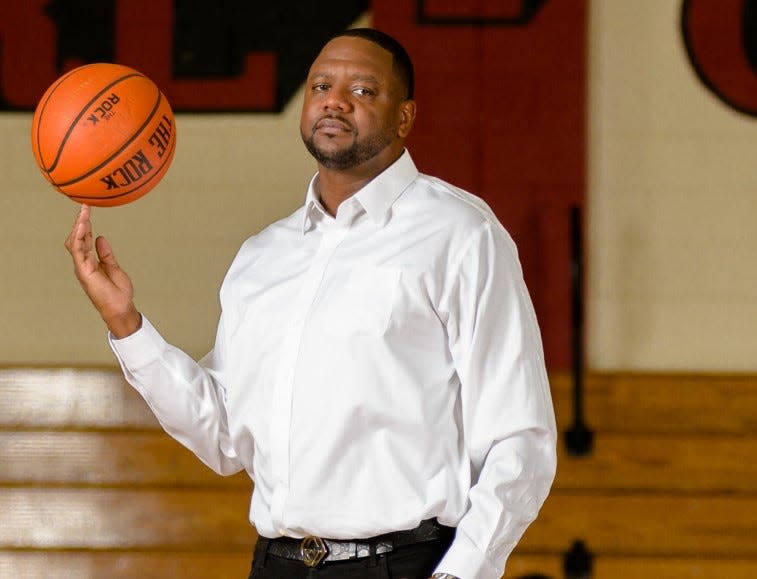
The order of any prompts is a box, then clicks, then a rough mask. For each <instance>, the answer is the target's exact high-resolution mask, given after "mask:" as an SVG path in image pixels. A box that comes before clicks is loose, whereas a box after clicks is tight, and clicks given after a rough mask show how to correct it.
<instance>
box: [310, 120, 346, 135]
mask: <svg viewBox="0 0 757 579" xmlns="http://www.w3.org/2000/svg"><path fill="white" fill-rule="evenodd" d="M313 130H314V132H315V131H322V132H324V133H327V134H336V133H350V132H352V125H350V124H349V123H348V122H347V121H345V120H342V119H339V118H336V117H323V118H322V119H320V120H319V121H318V122H317V123H316V124H315V126H314V127H313Z"/></svg>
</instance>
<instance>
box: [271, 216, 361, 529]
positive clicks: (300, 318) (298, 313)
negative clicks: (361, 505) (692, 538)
mask: <svg viewBox="0 0 757 579" xmlns="http://www.w3.org/2000/svg"><path fill="white" fill-rule="evenodd" d="M347 232H348V228H347V227H342V226H339V225H338V224H337V223H336V222H332V223H331V224H330V227H324V229H323V233H322V237H321V241H320V243H319V246H318V250H317V252H316V254H315V256H314V257H313V262H312V264H311V266H310V267H309V268H308V270H307V272H306V274H305V276H304V278H303V280H302V287H301V289H300V291H299V293H298V295H297V298H296V300H295V301H294V302H293V303H292V304H291V305H290V308H291V311H292V315H291V317H290V324H289V327H288V329H287V332H286V338H285V341H284V346H283V348H282V356H281V360H280V366H279V378H278V380H277V383H276V387H275V390H274V397H273V413H272V416H271V464H272V469H273V474H274V480H275V487H274V491H273V497H272V501H271V517H272V519H273V521H274V522H276V524H277V525H279V526H285V523H284V520H283V518H284V507H285V502H286V498H287V494H288V492H289V478H290V464H291V456H290V454H291V452H290V451H291V444H290V436H291V420H292V402H293V397H294V380H295V369H296V366H297V359H298V355H299V350H300V342H301V340H302V334H303V331H304V329H305V323H306V321H307V318H308V315H309V312H310V310H311V308H312V306H313V304H314V302H315V298H316V295H317V293H318V289H319V288H320V286H321V282H322V280H323V276H324V274H325V272H326V268H327V267H328V264H329V261H330V260H331V258H332V256H333V254H334V252H335V251H336V250H337V248H338V247H339V245H340V244H341V242H342V241H343V240H344V238H345V236H346V235H347Z"/></svg>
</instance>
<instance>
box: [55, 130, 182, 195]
mask: <svg viewBox="0 0 757 579" xmlns="http://www.w3.org/2000/svg"><path fill="white" fill-rule="evenodd" d="M175 149H176V136H175V135H174V138H173V139H172V140H171V148H170V149H169V150H168V155H166V157H165V159H164V160H163V162H162V163H161V164H160V166H159V167H158V170H157V171H155V173H153V174H152V175H150V177H149V178H148V179H147V181H144V182H142V183H140V184H139V185H137V186H136V187H134V189H130V190H129V191H124V192H123V193H118V194H117V195H108V196H107V197H103V196H94V195H69V194H68V193H66V192H65V191H61V193H63V194H64V195H66V196H67V197H69V198H71V199H73V200H74V201H76V200H92V199H118V198H119V197H125V196H126V195H129V194H131V193H134V191H138V190H139V189H141V188H142V187H144V186H145V185H147V184H148V183H149V182H150V181H152V180H153V179H154V178H155V177H157V176H158V173H160V172H161V170H162V169H163V167H165V166H166V164H167V163H168V162H169V161H170V160H171V159H172V158H173V153H174V150H175ZM58 190H59V191H60V189H58Z"/></svg>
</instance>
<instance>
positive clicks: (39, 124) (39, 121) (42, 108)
mask: <svg viewBox="0 0 757 579" xmlns="http://www.w3.org/2000/svg"><path fill="white" fill-rule="evenodd" d="M78 70H79V69H78V68H75V69H74V70H71V71H69V72H67V73H66V74H64V75H63V76H61V77H60V78H59V79H58V80H57V81H56V82H55V83H54V85H53V86H52V87H51V88H50V92H49V94H48V95H47V98H46V99H45V101H44V102H43V103H40V105H39V106H38V108H39V115H37V116H36V120H37V127H36V128H37V139H36V140H37V156H38V157H39V160H40V161H41V162H42V163H43V165H44V159H43V158H42V146H41V144H40V128H41V127H42V116H43V115H44V113H45V109H46V108H47V104H48V103H49V102H50V99H51V98H52V96H53V95H54V94H55V91H57V90H58V87H60V85H61V84H62V83H63V81H65V80H66V79H67V78H68V77H69V76H71V75H72V74H74V73H75V72H77V71H78ZM46 92H47V91H46ZM41 168H42V170H43V171H44V172H45V173H47V174H48V175H50V171H48V170H47V168H46V167H44V166H43V167H41Z"/></svg>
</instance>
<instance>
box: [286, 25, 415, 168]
mask: <svg viewBox="0 0 757 579" xmlns="http://www.w3.org/2000/svg"><path fill="white" fill-rule="evenodd" d="M405 102H407V101H405V99H404V94H403V89H402V87H401V85H400V82H399V80H398V79H397V77H396V76H395V74H394V73H393V71H392V55H391V53H389V52H388V51H386V50H384V49H383V48H381V47H380V46H378V45H377V44H374V43H373V42H370V41H368V40H365V39H363V38H355V37H348V36H342V37H339V38H335V39H334V40H332V41H331V42H329V43H328V44H327V45H326V46H325V47H324V48H323V50H322V51H321V53H320V54H319V55H318V57H317V58H316V59H315V61H314V62H313V65H312V66H311V68H310V73H309V74H308V80H307V84H306V86H305V101H304V104H303V107H302V117H301V120H300V133H301V134H302V140H303V141H304V143H305V146H306V147H307V149H308V151H310V153H311V154H312V155H313V157H315V159H316V160H317V161H318V163H319V164H320V165H322V166H323V167H326V168H329V169H337V170H344V169H352V168H354V167H357V166H359V165H361V164H363V163H365V162H367V161H370V160H374V159H376V158H383V157H386V159H387V160H389V161H391V160H393V159H394V158H396V157H398V156H399V155H400V154H401V152H402V149H403V147H404V138H405V137H406V136H407V133H408V132H409V130H410V126H411V125H412V118H410V120H409V122H408V115H407V114H406V112H403V108H404V107H403V103H405Z"/></svg>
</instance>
